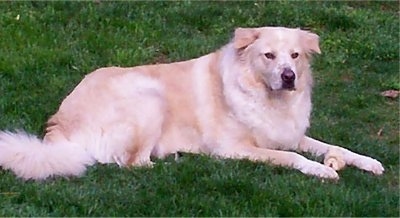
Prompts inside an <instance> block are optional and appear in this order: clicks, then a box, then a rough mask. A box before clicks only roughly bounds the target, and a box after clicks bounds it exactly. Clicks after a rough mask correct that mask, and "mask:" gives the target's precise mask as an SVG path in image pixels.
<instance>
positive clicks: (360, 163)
mask: <svg viewBox="0 0 400 218" xmlns="http://www.w3.org/2000/svg"><path fill="white" fill-rule="evenodd" d="M299 149H300V151H305V152H310V153H312V154H314V155H317V156H319V155H325V154H327V153H328V152H329V151H330V150H332V149H335V150H338V151H339V152H341V156H342V157H343V160H344V161H345V163H346V164H347V165H352V166H355V167H358V168H359V169H362V170H365V171H369V172H372V173H373V174H375V175H381V174H382V173H383V171H384V168H383V166H382V164H381V163H380V162H379V161H377V160H375V159H373V158H371V157H367V156H364V155H360V154H357V153H354V152H352V151H349V150H348V149H345V148H342V147H339V146H335V145H330V144H327V143H324V142H321V141H318V140H316V139H313V138H310V137H307V136H304V138H303V139H302V140H301V141H300V144H299Z"/></svg>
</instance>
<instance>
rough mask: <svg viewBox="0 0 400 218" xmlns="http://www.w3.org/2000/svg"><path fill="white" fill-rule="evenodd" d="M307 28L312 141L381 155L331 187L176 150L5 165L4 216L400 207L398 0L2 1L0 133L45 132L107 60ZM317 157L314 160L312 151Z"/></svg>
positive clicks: (177, 52)
mask: <svg viewBox="0 0 400 218" xmlns="http://www.w3.org/2000/svg"><path fill="white" fill-rule="evenodd" d="M267 25H274V26H287V27H303V28H308V29H310V30H312V31H314V32H316V33H317V34H319V35H320V37H321V49H322V55H319V56H317V57H316V58H315V59H314V61H313V69H314V72H313V74H314V78H315V88H314V92H313V104H314V110H313V113H312V120H311V123H312V127H311V128H310V129H309V135H311V136H313V137H315V138H319V139H323V140H324V141H328V142H331V143H334V144H339V145H343V146H344V147H346V148H349V149H351V150H353V151H356V152H359V153H362V154H368V155H370V156H372V157H374V158H377V159H378V160H380V161H381V162H382V163H383V164H384V166H385V168H386V171H385V174H384V175H382V176H379V177H377V176H373V175H371V174H369V173H366V172H362V171H360V170H357V169H355V168H351V167H349V168H346V169H344V170H343V171H341V172H340V177H341V179H340V180H339V181H338V182H336V183H335V182H322V181H321V180H319V179H317V178H313V177H308V176H305V175H303V174H301V173H300V172H298V171H296V170H290V169H286V168H282V167H273V166H268V165H265V164H260V163H251V162H249V161H237V160H216V159H212V158H210V157H207V156H196V155H190V154H184V155H183V156H182V157H181V158H180V159H179V160H178V161H174V159H173V158H172V157H171V158H168V159H166V160H155V161H156V164H155V166H154V168H152V169H147V168H132V169H121V168H118V167H117V166H116V165H100V164H98V165H95V166H93V167H90V168H89V169H88V171H87V172H86V174H85V176H83V177H80V178H55V179H50V180H47V181H44V182H33V181H22V180H20V179H17V178H16V177H15V176H14V175H13V174H12V173H11V172H9V171H4V170H0V178H1V179H0V217H3V216H361V217H364V216H393V217H398V216H399V215H400V214H399V197H400V196H399V170H400V169H399V99H398V98H397V99H390V98H386V97H382V96H381V95H380V93H381V92H382V91H384V90H388V89H397V90H398V89H399V88H400V78H399V25H400V24H399V3H398V2H397V1H392V2H320V1H306V2H305V1H301V2H292V1H290V2H288V1H273V2H261V1H260V2H256V1H247V2H194V1H182V2H102V1H90V2H0V118H1V119H0V129H25V130H26V131H28V132H30V133H34V134H38V135H43V129H44V123H45V122H46V120H47V118H49V116H51V115H52V114H53V113H54V112H55V111H56V110H57V108H58V105H59V104H60V102H61V101H62V99H63V98H64V97H65V96H66V94H67V93H69V92H70V91H71V90H72V89H73V88H74V86H75V85H76V84H77V83H78V82H79V81H80V80H81V79H82V78H83V76H84V75H85V74H86V73H88V72H91V71H93V70H95V69H96V68H99V67H104V66H115V65H117V66H133V65H140V64H148V63H159V62H171V61H178V60H185V59H189V58H194V57H198V56H201V55H203V54H206V53H208V52H211V51H214V50H216V49H218V48H219V47H221V46H222V45H223V44H224V43H227V42H228V41H229V40H230V37H231V36H232V32H233V30H234V28H235V27H238V26H243V27H244V26H267ZM317 160H321V158H320V157H318V158H317Z"/></svg>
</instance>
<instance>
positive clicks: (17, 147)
mask: <svg viewBox="0 0 400 218" xmlns="http://www.w3.org/2000/svg"><path fill="white" fill-rule="evenodd" d="M313 53H320V48H319V37H318V36H317V35H316V34H314V33H311V32H307V31H303V30H300V29H289V28H283V27H262V28H238V29H236V31H235V33H234V37H233V39H232V41H231V42H230V43H229V44H227V45H226V46H224V47H223V48H221V49H220V50H218V51H216V52H214V53H211V54H208V55H205V56H202V57H200V58H197V59H192V60H188V61H183V62H177V63H170V64H158V65H146V66H138V67H132V68H119V67H109V68H101V69H98V70H96V71H94V72H93V73H91V74H89V75H87V76H86V77H85V78H84V79H83V80H82V82H81V83H80V84H79V85H78V86H77V87H76V88H75V89H74V90H73V91H72V93H71V94H70V95H68V97H67V98H66V99H65V100H64V101H63V102H62V104H61V106H60V108H59V110H58V112H57V113H56V114H55V115H54V116H52V117H51V118H50V120H49V121H48V127H47V133H46V135H45V137H44V139H43V140H40V139H38V138H36V137H35V136H31V135H28V134H26V133H24V132H23V131H20V132H7V131H3V132H0V165H1V166H2V167H3V168H4V169H10V170H12V171H13V172H14V173H15V174H16V175H17V176H19V177H22V178H24V179H35V180H36V179H45V178H48V177H50V176H55V175H62V176H68V175H80V174H82V173H83V172H84V171H85V169H86V166H88V165H91V164H94V163H95V161H98V162H101V163H117V164H119V165H120V166H141V165H146V166H147V165H151V164H152V162H151V161H150V157H151V156H155V157H161V158H162V157H164V156H166V155H168V154H171V153H176V152H191V153H204V154H209V155H212V156H217V157H223V158H245V159H250V160H254V161H261V162H268V163H271V164H275V165H282V166H287V167H292V168H295V169H298V170H300V171H301V172H303V173H305V174H308V175H315V176H318V177H321V178H330V179H337V178H339V176H338V174H337V173H336V171H335V170H333V169H332V168H330V167H328V166H325V165H323V164H320V163H318V162H315V161H311V160H309V159H306V158H305V157H303V156H301V155H299V154H297V153H294V152H290V151H285V150H298V151H305V152H311V153H313V154H314V155H323V154H326V153H327V152H328V151H329V150H330V149H331V148H336V149H339V152H341V156H342V157H343V160H344V161H345V163H346V164H347V165H353V166H356V167H358V168H360V169H363V170H366V171H371V172H372V173H374V174H382V173H383V171H384V169H383V167H382V165H381V163H380V162H378V161H377V160H375V159H372V158H370V157H366V156H362V155H359V154H356V153H353V152H351V151H349V150H347V149H344V148H340V147H337V146H333V145H329V144H326V143H323V142H320V141H317V140H315V139H311V138H309V137H307V136H305V132H306V129H307V128H308V126H309V116H310V111H311V86H312V78H311V72H310V66H309V61H310V58H311V55H312V54H313ZM284 71H286V72H288V74H289V77H291V79H290V78H289V79H286V81H285V80H284V79H283V75H282V74H283V72H284ZM287 80H289V82H287Z"/></svg>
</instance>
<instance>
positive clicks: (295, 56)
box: [290, 52, 299, 59]
mask: <svg viewBox="0 0 400 218" xmlns="http://www.w3.org/2000/svg"><path fill="white" fill-rule="evenodd" d="M290 56H292V58H293V59H296V58H297V57H299V53H297V52H295V53H292V54H291V55H290Z"/></svg>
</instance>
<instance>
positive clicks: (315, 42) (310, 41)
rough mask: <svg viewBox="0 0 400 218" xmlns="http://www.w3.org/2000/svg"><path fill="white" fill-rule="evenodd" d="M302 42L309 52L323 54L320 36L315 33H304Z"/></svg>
mask: <svg viewBox="0 0 400 218" xmlns="http://www.w3.org/2000/svg"><path fill="white" fill-rule="evenodd" d="M302 42H303V44H304V47H305V48H306V50H307V52H309V53H317V54H321V49H320V48H319V36H318V35H317V34H315V33H312V32H308V31H303V34H302Z"/></svg>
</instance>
